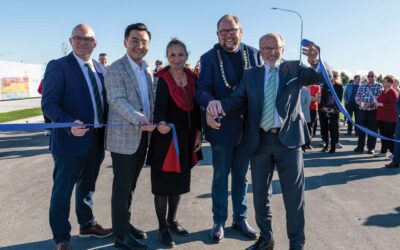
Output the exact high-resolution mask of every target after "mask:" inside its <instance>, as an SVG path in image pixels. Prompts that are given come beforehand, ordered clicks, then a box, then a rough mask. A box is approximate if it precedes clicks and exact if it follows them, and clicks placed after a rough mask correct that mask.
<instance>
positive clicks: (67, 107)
mask: <svg viewBox="0 0 400 250" xmlns="http://www.w3.org/2000/svg"><path fill="white" fill-rule="evenodd" d="M93 65H94V67H95V70H96V72H97V74H98V76H99V78H100V80H101V83H102V86H103V92H102V93H101V94H102V97H103V98H102V99H103V111H104V121H99V122H101V123H105V121H106V120H107V113H108V105H107V98H106V93H105V88H104V83H103V82H104V79H103V74H102V73H101V72H102V69H101V65H100V63H98V62H96V61H94V60H93ZM42 110H43V113H44V115H45V116H47V117H49V118H50V120H51V121H53V122H73V121H75V120H81V121H82V122H84V123H88V124H93V123H94V110H93V104H92V98H91V95H90V90H89V87H88V84H87V82H86V79H85V76H84V74H83V72H82V69H81V67H80V66H79V63H78V61H77V60H76V58H75V56H74V55H73V53H72V52H71V53H70V54H69V55H67V56H65V57H62V58H60V59H57V60H52V61H50V62H49V63H48V64H47V67H46V71H45V73H44V78H43V95H42ZM102 136H104V133H103V134H102ZM92 139H93V127H90V128H89V131H88V132H87V133H86V134H85V135H84V136H82V137H76V136H74V135H72V133H71V128H65V129H54V130H53V132H52V133H51V137H50V150H51V153H52V154H53V155H56V156H83V155H86V154H87V153H88V151H89V148H90V145H91V143H92ZM101 141H102V142H103V140H101ZM101 146H102V147H104V145H101Z"/></svg>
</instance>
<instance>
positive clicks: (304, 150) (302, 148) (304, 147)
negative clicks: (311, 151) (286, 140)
mask: <svg viewBox="0 0 400 250" xmlns="http://www.w3.org/2000/svg"><path fill="white" fill-rule="evenodd" d="M301 150H303V153H305V152H306V151H307V148H306V146H304V145H303V146H301Z"/></svg>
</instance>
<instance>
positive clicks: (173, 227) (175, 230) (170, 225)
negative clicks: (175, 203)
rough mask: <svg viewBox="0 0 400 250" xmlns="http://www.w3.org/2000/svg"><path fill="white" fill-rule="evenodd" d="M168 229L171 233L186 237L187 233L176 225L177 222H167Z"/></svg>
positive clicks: (179, 225)
mask: <svg viewBox="0 0 400 250" xmlns="http://www.w3.org/2000/svg"><path fill="white" fill-rule="evenodd" d="M168 228H169V229H170V230H171V232H173V233H175V234H178V235H181V236H188V235H189V232H188V231H187V230H186V229H185V228H184V227H182V226H181V224H179V223H178V221H174V222H168Z"/></svg>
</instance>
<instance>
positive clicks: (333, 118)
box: [319, 111, 339, 148]
mask: <svg viewBox="0 0 400 250" xmlns="http://www.w3.org/2000/svg"><path fill="white" fill-rule="evenodd" d="M319 115H320V116H319V123H320V125H321V137H322V140H323V141H324V142H325V144H329V137H330V142H331V147H332V148H335V145H336V143H337V142H338V140H339V113H326V112H322V111H321V112H319ZM329 135H330V136H329Z"/></svg>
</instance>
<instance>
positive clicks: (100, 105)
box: [85, 63, 103, 124]
mask: <svg viewBox="0 0 400 250" xmlns="http://www.w3.org/2000/svg"><path fill="white" fill-rule="evenodd" d="M85 66H86V67H87V68H88V73H89V79H90V83H91V84H92V87H93V95H94V100H95V102H96V109H97V119H98V122H99V123H100V124H102V123H103V103H102V102H101V97H100V91H99V87H98V86H97V81H96V76H95V75H94V72H93V70H92V68H91V67H90V65H89V63H85Z"/></svg>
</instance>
